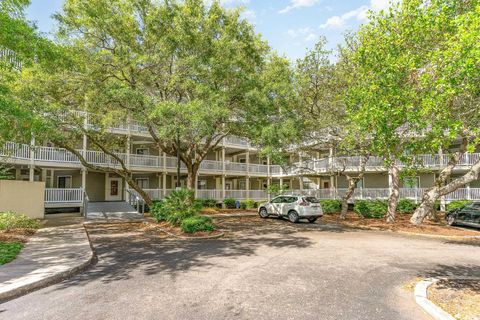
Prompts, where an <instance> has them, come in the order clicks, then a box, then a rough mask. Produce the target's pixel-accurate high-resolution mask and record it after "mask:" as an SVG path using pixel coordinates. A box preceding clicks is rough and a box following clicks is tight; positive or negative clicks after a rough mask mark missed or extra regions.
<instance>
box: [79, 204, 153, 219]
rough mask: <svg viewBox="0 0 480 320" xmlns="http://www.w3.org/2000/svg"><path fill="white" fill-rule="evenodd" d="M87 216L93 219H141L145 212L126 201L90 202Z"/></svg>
mask: <svg viewBox="0 0 480 320" xmlns="http://www.w3.org/2000/svg"><path fill="white" fill-rule="evenodd" d="M86 218H87V219H91V220H96V219H102V220H140V219H143V218H144V217H143V214H141V213H138V212H137V210H136V209H135V208H134V207H132V206H131V205H130V204H128V203H127V202H125V201H111V202H88V204H87V210H86Z"/></svg>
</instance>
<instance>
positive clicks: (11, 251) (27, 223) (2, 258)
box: [0, 212, 40, 265]
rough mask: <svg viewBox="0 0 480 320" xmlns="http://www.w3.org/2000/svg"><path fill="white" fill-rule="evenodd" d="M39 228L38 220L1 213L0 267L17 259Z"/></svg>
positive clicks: (10, 213)
mask: <svg viewBox="0 0 480 320" xmlns="http://www.w3.org/2000/svg"><path fill="white" fill-rule="evenodd" d="M39 227H40V223H39V222H38V221H37V220H35V219H31V218H28V217H27V216H25V215H21V214H16V213H14V212H0V265H2V264H5V263H8V262H10V261H12V260H13V259H15V257H16V256H17V255H18V254H19V253H20V250H21V249H22V248H23V245H24V243H26V242H27V241H28V238H29V237H30V236H31V235H33V234H34V233H35V232H36V230H37V229H38V228H39Z"/></svg>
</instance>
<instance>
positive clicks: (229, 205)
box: [223, 198, 236, 209]
mask: <svg viewBox="0 0 480 320" xmlns="http://www.w3.org/2000/svg"><path fill="white" fill-rule="evenodd" d="M235 202H236V200H235V199H233V198H226V199H225V200H223V203H224V204H225V207H227V209H235V208H236V206H235Z"/></svg>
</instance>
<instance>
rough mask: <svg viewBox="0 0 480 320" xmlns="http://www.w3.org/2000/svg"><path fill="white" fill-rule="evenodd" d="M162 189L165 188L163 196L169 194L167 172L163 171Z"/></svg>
mask: <svg viewBox="0 0 480 320" xmlns="http://www.w3.org/2000/svg"><path fill="white" fill-rule="evenodd" d="M162 189H163V198H165V197H166V196H167V174H166V173H165V172H163V173H162Z"/></svg>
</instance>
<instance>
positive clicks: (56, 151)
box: [0, 142, 480, 177]
mask: <svg viewBox="0 0 480 320" xmlns="http://www.w3.org/2000/svg"><path fill="white" fill-rule="evenodd" d="M31 151H33V160H34V161H38V162H52V163H53V162H54V163H59V164H66V163H69V164H74V165H75V166H79V165H80V161H79V160H78V158H77V157H76V156H75V155H74V154H72V153H71V152H69V151H67V150H65V149H62V148H55V147H42V146H34V147H31V146H30V145H27V144H17V143H12V142H8V143H6V144H5V146H4V148H2V149H0V156H3V157H7V158H11V159H18V160H27V161H31V160H32V159H31ZM78 152H79V153H81V154H83V151H82V150H78ZM115 155H116V156H117V157H118V158H120V159H121V160H122V161H123V162H125V164H126V165H130V166H131V167H134V168H155V169H161V168H163V167H164V166H165V167H166V168H167V169H176V168H177V158H175V157H165V164H164V158H163V157H159V156H150V155H137V154H130V156H129V159H130V161H129V163H127V155H126V154H125V153H116V154H115ZM84 156H85V159H86V160H87V162H89V163H92V164H95V165H99V166H109V167H112V166H113V167H119V166H120V163H119V161H117V160H116V159H115V158H114V157H112V156H110V155H107V154H105V153H103V152H101V151H94V150H87V151H86V153H85V154H84ZM479 158H480V153H471V154H465V155H464V156H463V157H462V158H461V159H460V161H459V163H458V164H457V166H456V169H467V168H468V167H470V166H471V165H473V164H474V163H475V162H477V161H478V159H479ZM417 160H418V163H419V165H420V166H423V167H424V168H430V169H437V170H438V169H439V168H442V166H445V164H446V163H448V156H443V159H441V157H440V156H439V155H421V156H418V157H417ZM360 161H361V159H360V157H338V158H332V159H320V160H313V161H306V162H303V163H302V164H294V165H292V166H290V167H288V168H286V169H284V168H282V167H281V166H278V165H270V175H272V176H277V177H281V176H296V175H299V174H300V173H302V174H321V173H328V172H330V170H331V168H333V169H334V170H343V169H344V168H345V169H346V171H356V170H359V169H360ZM398 165H399V166H400V167H402V166H404V164H402V163H400V162H399V163H398ZM223 167H225V171H226V173H230V174H242V175H247V173H248V174H252V175H268V170H269V169H268V168H269V166H267V165H262V164H249V165H248V166H247V164H246V163H239V162H225V163H224V164H222V162H221V161H214V160H204V161H203V162H202V164H201V166H200V170H201V171H207V172H218V173H220V172H223ZM181 168H182V170H184V169H185V165H184V164H183V163H181ZM366 170H367V172H369V171H370V172H372V171H386V168H385V167H384V163H383V160H382V159H381V158H379V157H372V158H370V159H369V161H368V163H367V167H366Z"/></svg>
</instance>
